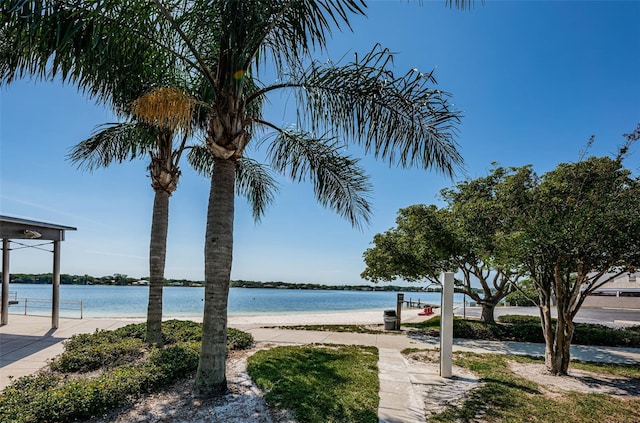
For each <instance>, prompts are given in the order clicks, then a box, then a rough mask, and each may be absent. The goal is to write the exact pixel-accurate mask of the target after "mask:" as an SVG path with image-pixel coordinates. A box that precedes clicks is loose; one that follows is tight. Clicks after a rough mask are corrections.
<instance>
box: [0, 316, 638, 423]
mask: <svg viewBox="0 0 640 423" xmlns="http://www.w3.org/2000/svg"><path fill="white" fill-rule="evenodd" d="M142 320H143V319H131V320H124V319H97V318H89V319H83V320H78V319H60V328H59V329H57V330H52V329H50V318H45V317H37V316H20V315H11V316H10V322H9V324H8V325H5V326H1V327H0V372H1V374H0V389H2V388H4V387H6V386H7V385H8V384H10V383H11V380H12V378H18V377H20V376H24V375H27V374H31V373H34V372H35V371H37V370H38V369H40V368H42V367H43V366H44V365H46V363H47V361H48V360H50V359H51V358H53V357H55V356H56V355H58V354H60V353H61V352H62V351H63V344H62V341H64V340H65V339H67V338H69V337H70V336H71V335H74V334H76V333H91V332H94V331H96V330H102V329H104V330H112V329H116V328H118V327H122V326H125V325H127V324H130V323H134V322H139V321H142ZM236 327H237V328H238V329H242V330H246V331H248V332H250V333H251V334H252V335H253V336H254V338H255V340H256V341H258V342H264V343H272V344H312V343H318V344H323V343H324V344H343V345H370V346H375V347H377V348H378V350H379V362H378V367H379V378H380V405H379V409H378V417H379V421H380V422H384V423H400V422H402V423H414V422H424V412H425V410H424V404H423V403H422V400H421V394H420V389H421V386H424V385H444V384H445V382H446V380H445V379H442V378H440V377H439V376H438V375H435V374H432V373H428V372H426V371H425V370H424V368H423V367H421V366H417V365H413V364H411V363H409V362H408V361H407V360H406V359H405V358H404V357H403V356H402V355H401V354H400V351H402V350H403V349H405V348H425V349H427V348H437V347H438V345H439V344H438V342H437V340H436V339H434V338H420V337H414V338H412V337H410V336H406V335H402V334H354V333H337V332H321V331H293V330H282V329H265V328H261V327H259V325H236ZM454 351H473V352H485V353H487V352H490V353H499V354H513V355H534V356H541V355H544V345H541V344H531V343H525V342H491V341H474V340H455V341H454ZM571 355H572V358H573V359H576V360H583V361H601V362H609V363H625V364H640V348H612V347H585V346H572V347H571ZM454 376H455V373H454Z"/></svg>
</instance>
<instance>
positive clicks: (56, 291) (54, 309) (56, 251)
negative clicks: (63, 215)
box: [51, 241, 60, 329]
mask: <svg viewBox="0 0 640 423" xmlns="http://www.w3.org/2000/svg"><path fill="white" fill-rule="evenodd" d="M51 285H52V289H53V293H52V296H51V299H52V301H51V328H52V329H57V328H58V323H59V322H58V321H59V316H60V241H53V280H52V281H51Z"/></svg>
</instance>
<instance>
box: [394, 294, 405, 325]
mask: <svg viewBox="0 0 640 423" xmlns="http://www.w3.org/2000/svg"><path fill="white" fill-rule="evenodd" d="M403 303H404V294H398V302H397V304H396V330H400V324H401V321H402V316H401V315H402V304H403Z"/></svg>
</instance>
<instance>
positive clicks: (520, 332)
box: [404, 315, 640, 348]
mask: <svg viewBox="0 0 640 423" xmlns="http://www.w3.org/2000/svg"><path fill="white" fill-rule="evenodd" d="M497 320H498V322H497V323H486V322H482V321H480V320H472V319H462V318H459V317H455V318H454V320H453V336H454V337H456V338H466V339H485V340H495V341H519V342H535V343H543V342H544V336H543V334H542V325H541V323H540V317H537V316H519V315H506V316H500V317H498V319H497ZM552 323H553V324H555V319H553V321H552ZM404 326H407V327H414V328H417V329H421V330H424V331H425V332H427V333H429V334H430V335H435V336H438V331H439V329H440V317H439V316H436V317H434V318H432V319H429V320H426V321H424V322H420V323H407V324H404ZM571 343H572V344H575V345H598V346H609V347H636V348H637V347H638V346H640V326H632V327H628V328H624V329H618V328H610V327H608V326H604V325H597V324H588V323H576V324H575V331H574V334H573V340H572V342H571Z"/></svg>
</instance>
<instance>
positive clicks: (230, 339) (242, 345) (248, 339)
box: [227, 328, 253, 350]
mask: <svg viewBox="0 0 640 423" xmlns="http://www.w3.org/2000/svg"><path fill="white" fill-rule="evenodd" d="M251 345H253V336H251V334H250V333H247V332H243V331H241V330H238V329H234V328H227V350H246V349H247V348H250V347H251Z"/></svg>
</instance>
